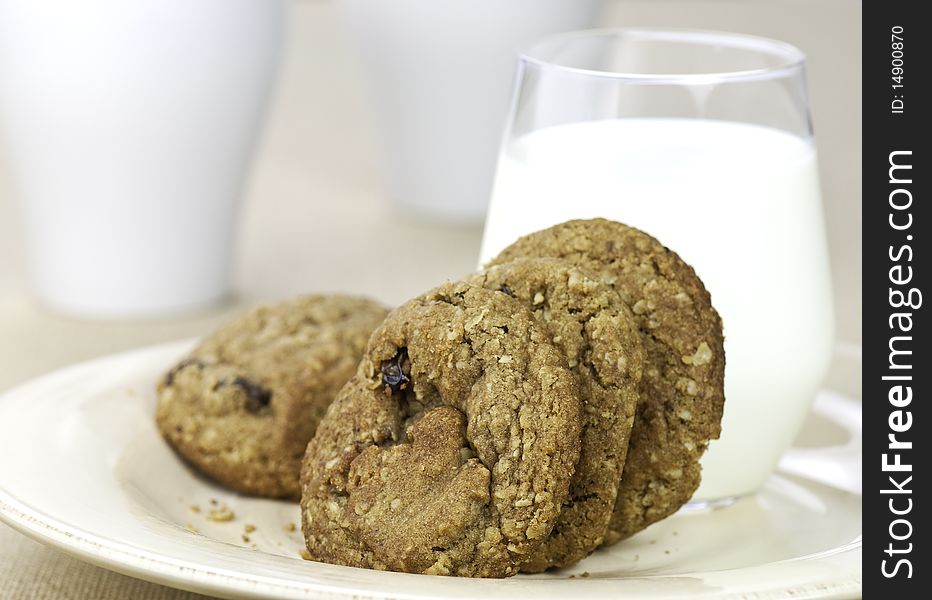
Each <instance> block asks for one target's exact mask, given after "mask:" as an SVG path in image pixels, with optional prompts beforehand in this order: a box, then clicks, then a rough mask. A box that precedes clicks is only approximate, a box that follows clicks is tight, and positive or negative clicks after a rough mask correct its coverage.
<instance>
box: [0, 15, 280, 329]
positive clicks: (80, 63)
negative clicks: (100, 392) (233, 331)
mask: <svg viewBox="0 0 932 600" xmlns="http://www.w3.org/2000/svg"><path fill="white" fill-rule="evenodd" d="M283 17H284V3H283V2H282V0H198V1H197V2H189V1H187V0H139V1H136V2H125V1H123V0H83V1H82V2H70V1H64V0H60V1H48V2H33V1H32V0H0V143H3V146H4V148H3V149H4V152H3V154H4V158H5V160H6V161H7V162H8V169H9V171H10V172H11V174H12V176H13V178H14V185H15V186H16V190H17V194H18V196H19V198H20V199H21V200H22V202H21V207H22V208H21V213H22V217H23V222H24V233H25V241H26V245H27V256H28V258H29V262H30V265H29V266H30V273H31V276H32V280H33V284H34V286H35V290H36V293H37V295H38V296H39V298H40V300H42V301H43V303H45V304H46V305H49V306H51V307H52V308H55V309H57V310H61V311H65V312H69V313H76V314H80V315H86V316H97V317H134V316H144V315H152V314H161V313H166V312H173V311H178V310H184V309H188V308H192V307H195V306H200V305H204V304H207V303H210V302H213V301H215V300H217V299H219V298H220V297H222V296H223V295H224V294H225V293H226V292H227V289H228V282H229V270H230V269H229V263H230V255H231V246H232V240H233V232H234V225H235V221H236V212H237V210H236V209H237V205H238V203H239V195H240V187H241V184H242V182H243V179H244V173H245V172H246V169H247V166H248V162H249V159H250V158H251V154H252V149H253V146H254V141H255V138H256V134H257V132H258V128H259V125H260V123H261V118H262V116H263V113H264V109H265V105H266V104H267V98H268V95H269V90H270V87H271V83H272V79H273V76H274V74H275V72H276V67H277V64H278V58H279V50H280V45H281V37H282V26H283Z"/></svg>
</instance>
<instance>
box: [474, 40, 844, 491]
mask: <svg viewBox="0 0 932 600" xmlns="http://www.w3.org/2000/svg"><path fill="white" fill-rule="evenodd" d="M592 217H606V218H609V219H614V220H618V221H622V222H624V223H627V224H629V225H632V226H634V227H637V228H639V229H642V230H644V231H646V232H648V233H650V234H651V235H653V236H655V237H656V238H658V239H659V240H660V241H661V242H662V243H663V244H664V245H666V246H668V247H669V248H671V249H673V250H675V251H676V252H677V253H678V254H679V255H680V256H681V257H682V258H683V259H684V260H686V261H687V262H688V263H690V264H691V265H692V266H693V267H694V268H695V269H696V272H697V273H698V274H699V277H700V278H701V279H702V280H703V282H704V283H705V285H706V287H707V288H708V290H709V291H710V292H711V294H712V302H713V304H714V305H715V307H716V309H718V311H719V313H720V314H721V316H722V320H723V322H724V329H725V351H726V367H725V416H724V421H723V424H722V437H721V439H720V440H718V441H715V442H713V443H712V444H711V445H710V448H709V450H708V452H707V453H706V455H705V457H704V458H703V475H702V485H701V487H700V488H699V490H698V492H697V494H696V498H695V499H696V500H701V501H706V502H715V501H724V500H726V499H730V498H735V497H738V496H741V495H745V494H749V493H751V492H753V491H754V490H756V489H757V488H759V487H760V486H761V484H762V483H763V482H764V480H765V479H766V478H767V477H768V475H769V474H770V473H771V471H772V470H773V469H774V467H775V466H776V464H777V461H778V460H779V458H780V455H781V454H782V453H783V452H784V450H786V449H787V448H788V447H789V446H790V444H791V443H792V441H793V439H794V437H795V436H796V434H797V433H798V432H799V429H800V428H801V426H802V424H803V421H804V419H805V417H806V414H807V413H808V411H809V408H810V405H811V403H812V400H813V398H814V396H815V393H816V391H817V390H818V388H819V386H820V384H821V382H822V379H823V377H824V375H825V373H826V370H827V368H828V364H829V358H830V353H831V347H832V340H833V314H832V298H831V275H830V273H829V263H828V255H827V245H826V239H825V226H824V222H823V214H822V204H821V198H820V194H819V178H818V169H817V164H816V150H815V144H814V140H813V131H812V122H811V120H810V115H809V100H808V94H807V88H806V78H805V61H804V57H803V54H802V52H800V51H799V50H798V49H797V48H795V47H793V46H790V45H788V44H785V43H782V42H778V41H774V40H768V39H764V38H759V37H752V36H747V35H737V34H727V33H714V32H703V31H684V30H680V31H677V30H664V31H660V30H597V31H583V32H575V33H569V34H561V35H556V36H551V37H548V38H544V39H543V40H541V41H539V42H538V43H536V44H535V45H533V46H531V47H530V48H529V49H527V51H526V52H525V53H524V54H523V55H522V56H521V58H520V61H519V69H518V75H517V83H516V87H515V93H514V98H513V102H512V109H511V116H510V120H509V123H508V126H507V128H506V132H505V136H504V141H503V144H502V148H501V153H500V157H499V162H498V169H497V173H496V178H495V185H494V191H493V194H492V200H491V204H490V208H489V214H488V219H487V221H486V227H485V236H484V238H483V243H482V251H481V256H480V263H481V264H484V263H485V262H487V261H488V260H490V259H491V258H493V257H494V256H495V255H496V254H497V253H498V252H499V251H500V250H502V249H503V248H504V247H506V246H507V245H508V244H510V243H511V242H513V241H514V240H515V239H516V238H517V237H519V236H521V235H524V234H526V233H530V232H532V231H536V230H539V229H543V228H545V227H549V226H551V225H554V224H556V223H559V222H562V221H565V220H567V219H574V218H592Z"/></svg>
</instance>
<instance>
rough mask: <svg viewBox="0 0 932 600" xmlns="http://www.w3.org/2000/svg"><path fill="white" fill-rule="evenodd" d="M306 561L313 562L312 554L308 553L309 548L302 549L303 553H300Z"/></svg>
mask: <svg viewBox="0 0 932 600" xmlns="http://www.w3.org/2000/svg"><path fill="white" fill-rule="evenodd" d="M298 554H299V555H300V556H301V558H302V559H304V560H311V553H310V552H308V551H307V548H301V552H298Z"/></svg>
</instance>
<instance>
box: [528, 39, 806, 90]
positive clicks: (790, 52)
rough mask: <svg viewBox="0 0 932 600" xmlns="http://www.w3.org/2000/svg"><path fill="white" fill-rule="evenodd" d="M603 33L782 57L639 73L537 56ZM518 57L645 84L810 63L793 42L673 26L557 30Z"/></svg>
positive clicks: (783, 71)
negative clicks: (757, 63)
mask: <svg viewBox="0 0 932 600" xmlns="http://www.w3.org/2000/svg"><path fill="white" fill-rule="evenodd" d="M599 37H605V38H624V37H628V38H634V39H642V40H650V41H660V42H687V43H693V44H705V45H710V43H712V42H714V43H717V44H718V45H721V46H725V47H730V48H739V49H742V50H751V51H755V52H758V53H759V54H765V55H769V56H775V57H779V58H780V59H782V60H781V61H780V62H779V63H777V64H775V65H773V66H769V67H762V68H759V69H745V70H735V71H725V70H722V71H709V72H705V73H635V72H624V71H605V70H599V69H586V68H583V67H574V66H570V65H565V64H560V63H559V62H555V61H553V60H548V59H546V58H542V57H540V56H535V53H539V52H540V51H541V49H542V48H544V47H545V46H549V45H551V44H553V43H555V42H559V41H573V40H579V39H587V38H589V39H592V38H599ZM518 57H519V60H520V61H521V62H522V63H525V64H531V65H534V66H536V67H538V68H540V69H548V70H553V71H560V72H564V73H567V74H574V75H586V76H590V77H601V78H606V79H616V80H620V81H629V82H631V83H643V84H709V83H719V82H730V81H736V82H737V81H753V80H761V79H776V78H780V77H786V76H790V75H794V74H796V73H797V72H798V71H799V70H800V69H802V68H803V66H804V65H805V63H806V55H805V54H804V53H803V51H802V50H800V49H799V48H798V47H796V46H794V45H793V44H790V43H788V42H783V41H780V40H775V39H773V38H768V37H763V36H757V35H750V34H744V33H733V32H727V31H715V30H708V29H678V28H669V27H664V28H640V27H637V28H602V29H583V30H579V31H569V32H564V33H556V34H551V35H546V36H544V37H541V38H538V39H537V40H535V41H534V42H532V43H531V44H530V45H528V46H525V47H524V48H523V49H522V50H521V51H520V52H519V54H518Z"/></svg>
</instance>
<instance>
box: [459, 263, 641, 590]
mask: <svg viewBox="0 0 932 600" xmlns="http://www.w3.org/2000/svg"><path fill="white" fill-rule="evenodd" d="M467 281H469V282H470V283H475V284H478V285H481V286H483V287H485V288H487V289H491V290H497V291H500V292H502V293H504V294H508V295H509V296H512V297H514V298H517V299H518V300H520V301H521V303H522V304H524V305H525V306H527V307H528V308H530V309H531V311H532V312H533V313H534V316H536V317H537V318H538V320H539V321H541V322H542V323H543V324H544V325H545V327H546V328H547V330H548V331H549V333H550V336H551V341H552V342H553V344H554V346H556V347H557V349H559V350H560V351H561V352H563V355H564V356H565V358H566V359H567V362H568V364H569V366H570V368H571V369H572V370H573V372H574V373H575V374H576V378H577V380H578V382H579V396H580V401H581V403H582V430H581V434H580V453H579V464H578V465H577V467H576V472H575V473H574V475H573V478H572V479H571V480H570V491H569V496H568V498H567V499H566V502H565V503H564V504H563V509H562V511H561V513H560V517H559V518H558V519H557V522H556V524H555V525H554V527H553V531H552V532H551V534H550V537H549V538H547V540H546V541H545V542H544V543H543V544H542V545H541V547H540V548H538V549H537V550H536V551H534V552H533V553H532V554H531V558H530V559H529V560H528V562H526V563H525V564H524V565H523V566H522V567H521V570H522V571H524V572H527V573H536V572H540V571H543V570H545V569H547V568H549V567H565V566H569V565H572V564H574V563H576V562H578V561H579V560H581V559H583V558H585V557H586V556H588V555H589V553H590V552H592V551H593V550H595V549H596V548H597V547H598V546H599V544H601V543H602V537H603V535H604V534H605V530H606V528H607V527H608V523H609V519H610V518H611V516H612V510H613V508H614V506H615V499H616V496H617V493H618V481H619V479H621V472H622V467H623V466H624V463H625V454H626V452H627V448H628V440H629V436H630V434H631V426H632V425H633V424H634V414H635V409H636V407H637V401H638V384H639V383H640V381H641V369H642V367H643V364H644V351H643V349H642V345H641V336H640V332H639V331H638V328H637V324H636V323H635V320H634V315H633V314H631V310H630V309H629V308H628V306H627V304H625V303H624V301H622V299H621V297H620V296H619V295H618V294H617V293H616V292H615V291H614V290H613V289H612V288H611V287H610V286H608V285H607V284H605V283H604V282H602V281H601V280H599V279H597V278H596V277H595V276H590V275H589V274H587V273H586V272H584V271H583V270H582V269H580V268H579V267H574V266H572V265H570V264H569V263H567V262H564V261H562V260H558V259H554V258H525V259H517V260H515V261H512V262H509V263H504V264H502V265H496V266H493V267H490V268H489V269H487V270H485V271H484V272H482V273H479V274H477V275H475V276H473V277H472V278H470V279H468V280H467Z"/></svg>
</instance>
